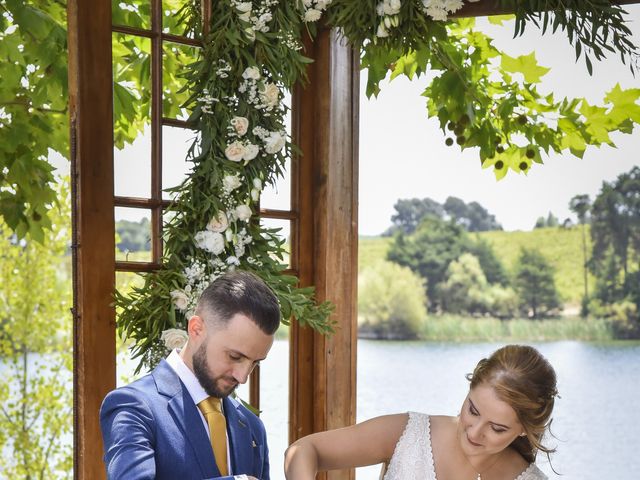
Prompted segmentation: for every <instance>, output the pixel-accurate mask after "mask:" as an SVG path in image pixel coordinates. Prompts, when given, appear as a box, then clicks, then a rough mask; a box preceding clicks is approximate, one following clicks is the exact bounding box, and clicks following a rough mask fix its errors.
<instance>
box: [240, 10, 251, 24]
mask: <svg viewBox="0 0 640 480" xmlns="http://www.w3.org/2000/svg"><path fill="white" fill-rule="evenodd" d="M238 18H239V19H240V20H242V21H243V22H247V23H249V22H250V21H251V12H250V11H249V12H245V13H241V14H240V15H238Z"/></svg>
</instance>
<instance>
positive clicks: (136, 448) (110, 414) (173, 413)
mask: <svg viewBox="0 0 640 480" xmlns="http://www.w3.org/2000/svg"><path fill="white" fill-rule="evenodd" d="M223 406H224V412H225V416H226V418H227V435H228V437H229V445H230V450H231V455H230V456H231V471H232V472H233V473H234V474H235V475H240V474H246V475H252V476H254V477H256V478H258V479H261V480H269V455H268V449H267V438H266V433H265V429H264V425H263V424H262V422H261V421H260V419H259V418H258V417H256V416H255V415H254V414H253V413H251V412H250V411H249V410H248V409H247V408H245V407H244V406H243V405H241V404H240V403H239V402H237V401H236V400H234V399H231V398H225V399H224V401H223ZM100 426H101V428H102V438H103V441H104V451H105V455H104V461H105V463H106V467H107V477H108V478H109V479H110V480H120V479H123V480H143V479H144V480H146V479H149V480H153V479H156V480H164V479H166V480H176V479H179V480H203V479H214V478H216V479H221V480H222V479H232V478H233V476H225V477H223V476H221V475H220V471H219V470H218V467H217V466H216V462H215V458H214V456H213V450H212V449H211V442H210V441H209V437H208V435H207V432H206V430H205V426H204V424H203V423H202V419H201V417H200V413H199V411H198V407H196V405H195V403H194V402H193V399H192V398H191V395H189V392H188V391H187V388H186V387H185V386H184V384H183V383H182V382H181V381H180V378H179V377H178V375H177V374H176V373H175V372H174V370H173V369H172V368H171V367H170V366H169V364H168V363H167V362H165V361H164V360H162V362H160V365H158V366H157V367H156V368H155V369H154V370H153V371H152V372H151V373H150V374H149V375H146V376H144V377H142V378H141V379H139V380H137V381H135V382H133V383H132V384H130V385H127V386H126V387H122V388H118V389H116V390H114V391H112V392H111V393H109V394H108V395H107V396H106V398H105V399H104V402H103V404H102V408H101V409H100Z"/></svg>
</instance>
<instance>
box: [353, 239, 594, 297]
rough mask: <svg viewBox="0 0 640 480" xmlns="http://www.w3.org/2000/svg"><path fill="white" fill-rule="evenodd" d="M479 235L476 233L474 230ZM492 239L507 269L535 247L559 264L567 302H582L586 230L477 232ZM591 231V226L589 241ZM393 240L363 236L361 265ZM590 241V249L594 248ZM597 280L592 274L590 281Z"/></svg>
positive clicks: (385, 249) (373, 259)
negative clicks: (521, 251)
mask: <svg viewBox="0 0 640 480" xmlns="http://www.w3.org/2000/svg"><path fill="white" fill-rule="evenodd" d="M472 235H475V234H472ZM477 235H478V236H479V237H480V238H483V239H485V240H486V241H488V242H489V243H490V244H491V246H492V247H493V249H494V251H495V252H496V254H497V255H498V258H499V259H500V260H501V261H502V263H503V264H504V266H505V267H506V269H507V271H509V272H513V269H514V266H515V264H516V261H517V259H518V255H519V254H520V250H521V249H522V248H523V247H524V248H535V249H538V250H540V252H542V254H543V255H544V256H545V257H546V258H547V260H549V262H550V263H551V264H552V265H553V266H554V267H555V269H556V272H555V281H556V286H557V287H558V291H559V292H560V296H561V298H562V301H563V302H564V303H567V304H570V305H573V306H578V305H580V299H581V298H582V294H583V292H584V281H583V269H582V264H583V259H582V233H581V231H580V228H579V227H574V228H559V227H557V228H540V229H536V230H533V231H530V232H521V231H516V232H502V231H495V232H483V233H479V234H477ZM588 241H589V231H588V230H587V242H588ZM392 242H393V239H392V238H389V237H363V238H360V242H359V248H358V252H359V254H358V261H359V269H360V270H362V269H363V268H366V267H367V266H369V265H371V264H372V263H375V262H376V261H379V260H383V259H385V258H386V256H387V252H388V250H389V248H390V246H391V243H392ZM590 248H591V247H590V244H589V243H588V244H587V249H588V250H590ZM594 284H595V280H594V278H593V277H592V276H589V285H590V286H593V285H594Z"/></svg>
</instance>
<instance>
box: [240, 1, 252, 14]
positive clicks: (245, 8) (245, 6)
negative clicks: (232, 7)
mask: <svg viewBox="0 0 640 480" xmlns="http://www.w3.org/2000/svg"><path fill="white" fill-rule="evenodd" d="M252 8H253V5H252V3H251V2H241V3H236V10H238V11H239V12H242V13H246V12H250V11H251V9H252Z"/></svg>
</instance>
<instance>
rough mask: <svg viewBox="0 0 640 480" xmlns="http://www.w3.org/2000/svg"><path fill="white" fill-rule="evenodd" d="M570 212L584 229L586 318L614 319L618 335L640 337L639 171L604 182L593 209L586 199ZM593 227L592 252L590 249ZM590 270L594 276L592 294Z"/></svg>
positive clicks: (572, 205) (574, 202) (576, 201)
mask: <svg viewBox="0 0 640 480" xmlns="http://www.w3.org/2000/svg"><path fill="white" fill-rule="evenodd" d="M570 208H571V209H572V211H573V212H574V213H575V214H576V216H577V217H578V221H579V223H580V225H581V228H582V229H583V254H584V292H585V293H584V298H583V314H584V315H587V314H591V315H595V316H607V317H609V318H611V319H612V322H613V325H614V327H615V328H616V329H617V335H618V336H621V337H636V338H637V337H638V336H639V335H640V320H639V314H638V312H640V167H634V168H633V169H631V170H630V171H629V172H627V173H623V174H621V175H619V176H618V177H617V178H616V180H614V181H613V182H603V184H602V188H601V189H600V192H599V193H598V195H597V196H596V198H595V199H594V201H593V203H591V202H590V199H589V197H588V196H587V195H579V196H576V197H574V198H573V199H572V200H571V203H570ZM587 224H590V236H591V251H590V252H589V251H588V249H587V245H586V225H587ZM587 270H589V271H591V273H592V274H593V275H594V276H595V287H594V291H593V293H590V291H589V287H588V274H587Z"/></svg>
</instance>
